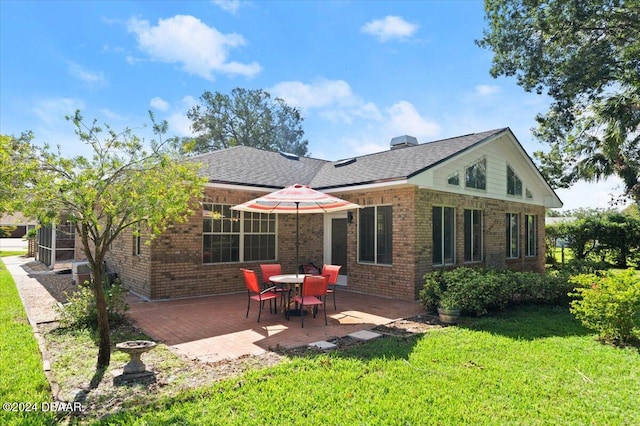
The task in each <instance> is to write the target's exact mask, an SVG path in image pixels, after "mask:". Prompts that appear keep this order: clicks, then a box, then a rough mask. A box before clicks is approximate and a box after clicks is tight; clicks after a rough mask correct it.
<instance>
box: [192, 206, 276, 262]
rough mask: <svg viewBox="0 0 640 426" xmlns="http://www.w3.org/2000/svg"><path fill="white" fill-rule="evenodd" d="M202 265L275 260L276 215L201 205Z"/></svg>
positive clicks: (228, 207)
mask: <svg viewBox="0 0 640 426" xmlns="http://www.w3.org/2000/svg"><path fill="white" fill-rule="evenodd" d="M202 209H203V211H202V216H203V217H202V234H203V235H202V262H203V263H224V262H249V261H257V260H265V261H266V260H275V259H276V218H275V214H267V213H250V212H242V213H241V212H239V211H236V210H231V206H229V205H226V204H213V203H202Z"/></svg>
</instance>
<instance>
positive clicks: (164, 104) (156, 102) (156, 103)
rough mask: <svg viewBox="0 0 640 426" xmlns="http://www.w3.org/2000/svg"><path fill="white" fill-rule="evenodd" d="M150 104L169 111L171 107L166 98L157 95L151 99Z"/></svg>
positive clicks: (160, 109)
mask: <svg viewBox="0 0 640 426" xmlns="http://www.w3.org/2000/svg"><path fill="white" fill-rule="evenodd" d="M149 106H151V108H155V109H157V110H159V111H167V110H168V109H169V106H170V105H169V102H167V101H165V100H164V99H162V98H160V97H158V96H156V97H155V98H153V99H151V101H150V102H149Z"/></svg>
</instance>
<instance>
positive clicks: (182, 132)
mask: <svg viewBox="0 0 640 426" xmlns="http://www.w3.org/2000/svg"><path fill="white" fill-rule="evenodd" d="M166 120H167V123H168V124H169V129H170V130H171V131H170V133H171V134H175V135H177V136H193V135H194V133H193V130H191V120H189V118H188V117H187V116H186V115H185V114H182V113H180V112H176V113H173V114H171V115H170V116H169V117H167V119H166Z"/></svg>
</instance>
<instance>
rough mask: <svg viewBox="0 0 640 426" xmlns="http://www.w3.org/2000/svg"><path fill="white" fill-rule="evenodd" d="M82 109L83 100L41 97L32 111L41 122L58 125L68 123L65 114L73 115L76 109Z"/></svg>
mask: <svg viewBox="0 0 640 426" xmlns="http://www.w3.org/2000/svg"><path fill="white" fill-rule="evenodd" d="M78 109H79V110H82V109H84V102H83V101H81V100H79V99H73V98H54V99H43V100H41V101H39V102H37V103H36V105H35V107H34V108H33V112H34V113H35V114H36V116H37V117H38V118H39V119H40V120H41V121H42V122H43V124H45V125H47V126H49V125H55V126H58V125H59V124H60V123H65V124H68V123H67V121H66V120H65V117H66V116H73V115H74V114H75V112H76V110H78Z"/></svg>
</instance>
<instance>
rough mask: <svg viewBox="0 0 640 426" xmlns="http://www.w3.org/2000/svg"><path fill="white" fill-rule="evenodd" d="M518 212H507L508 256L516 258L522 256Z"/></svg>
mask: <svg viewBox="0 0 640 426" xmlns="http://www.w3.org/2000/svg"><path fill="white" fill-rule="evenodd" d="M518 216H519V215H518V214H517V213H507V216H506V219H507V220H506V222H507V229H506V231H507V244H506V246H507V258H509V259H514V258H517V257H519V256H520V251H519V249H518V247H520V232H519V226H518Z"/></svg>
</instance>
